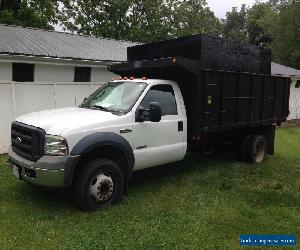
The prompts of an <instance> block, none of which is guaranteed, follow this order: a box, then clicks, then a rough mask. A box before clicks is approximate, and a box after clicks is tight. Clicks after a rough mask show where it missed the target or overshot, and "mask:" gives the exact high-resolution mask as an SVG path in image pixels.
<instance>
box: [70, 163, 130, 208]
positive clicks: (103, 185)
mask: <svg viewBox="0 0 300 250" xmlns="http://www.w3.org/2000/svg"><path fill="white" fill-rule="evenodd" d="M123 188H124V176H123V173H122V171H121V169H120V167H119V166H118V165H117V164H116V163H115V162H113V161H111V160H109V159H102V158H99V159H94V160H91V161H89V162H87V163H86V164H85V165H84V166H82V167H81V168H80V169H79V170H78V171H77V173H76V176H75V179H74V184H73V194H74V199H75V201H76V203H77V205H78V206H79V208H80V209H81V210H84V211H95V210H97V209H101V208H106V207H109V206H111V205H113V204H115V203H118V202H120V201H121V200H122V195H123Z"/></svg>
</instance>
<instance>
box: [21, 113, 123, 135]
mask: <svg viewBox="0 0 300 250" xmlns="http://www.w3.org/2000/svg"><path fill="white" fill-rule="evenodd" d="M117 119H120V116H117V115H114V114H112V113H110V112H105V111H101V110H93V109H85V108H77V107H72V108H62V109H53V110H45V111H40V112H34V113H29V114H26V115H23V116H21V117H18V118H17V119H16V121H18V122H22V123H25V124H27V125H31V126H34V127H38V128H42V129H44V130H45V131H46V133H47V134H52V135H61V133H62V132H63V131H64V130H65V129H72V128H78V127H89V126H92V125H93V124H99V123H100V124H101V123H107V122H109V121H113V120H117Z"/></svg>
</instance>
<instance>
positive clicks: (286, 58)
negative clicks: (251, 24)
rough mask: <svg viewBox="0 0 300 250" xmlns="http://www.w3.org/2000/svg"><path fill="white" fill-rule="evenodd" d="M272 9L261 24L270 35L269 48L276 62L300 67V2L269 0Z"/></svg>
mask: <svg viewBox="0 0 300 250" xmlns="http://www.w3.org/2000/svg"><path fill="white" fill-rule="evenodd" d="M269 3H270V4H271V5H272V11H271V12H268V14H267V15H266V16H265V17H264V18H263V19H262V21H261V25H262V27H263V28H264V30H265V31H266V32H267V33H268V34H270V36H271V37H272V39H273V40H272V43H271V45H270V48H271V49H272V54H273V58H274V60H275V61H276V62H278V63H281V64H284V65H287V66H291V67H296V68H300V37H299V34H300V2H299V1H296V0H286V1H283V0H281V1H274V0H272V1H270V2H269Z"/></svg>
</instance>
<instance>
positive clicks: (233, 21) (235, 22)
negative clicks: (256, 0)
mask: <svg viewBox="0 0 300 250" xmlns="http://www.w3.org/2000/svg"><path fill="white" fill-rule="evenodd" d="M246 14H247V9H246V5H245V4H243V5H242V6H241V9H240V11H238V8H237V7H233V8H232V10H231V11H230V12H227V13H226V18H225V19H222V23H223V28H222V35H223V37H225V38H227V39H231V40H235V41H238V42H245V41H248V33H247V29H246Z"/></svg>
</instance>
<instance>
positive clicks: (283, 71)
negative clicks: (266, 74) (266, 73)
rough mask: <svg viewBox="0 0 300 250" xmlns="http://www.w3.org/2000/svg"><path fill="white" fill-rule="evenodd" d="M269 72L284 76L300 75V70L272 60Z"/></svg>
mask: <svg viewBox="0 0 300 250" xmlns="http://www.w3.org/2000/svg"><path fill="white" fill-rule="evenodd" d="M271 73H272V74H275V75H284V76H298V77H300V70H298V69H293V68H290V67H287V66H284V65H280V64H277V63H274V62H272V66H271Z"/></svg>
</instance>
